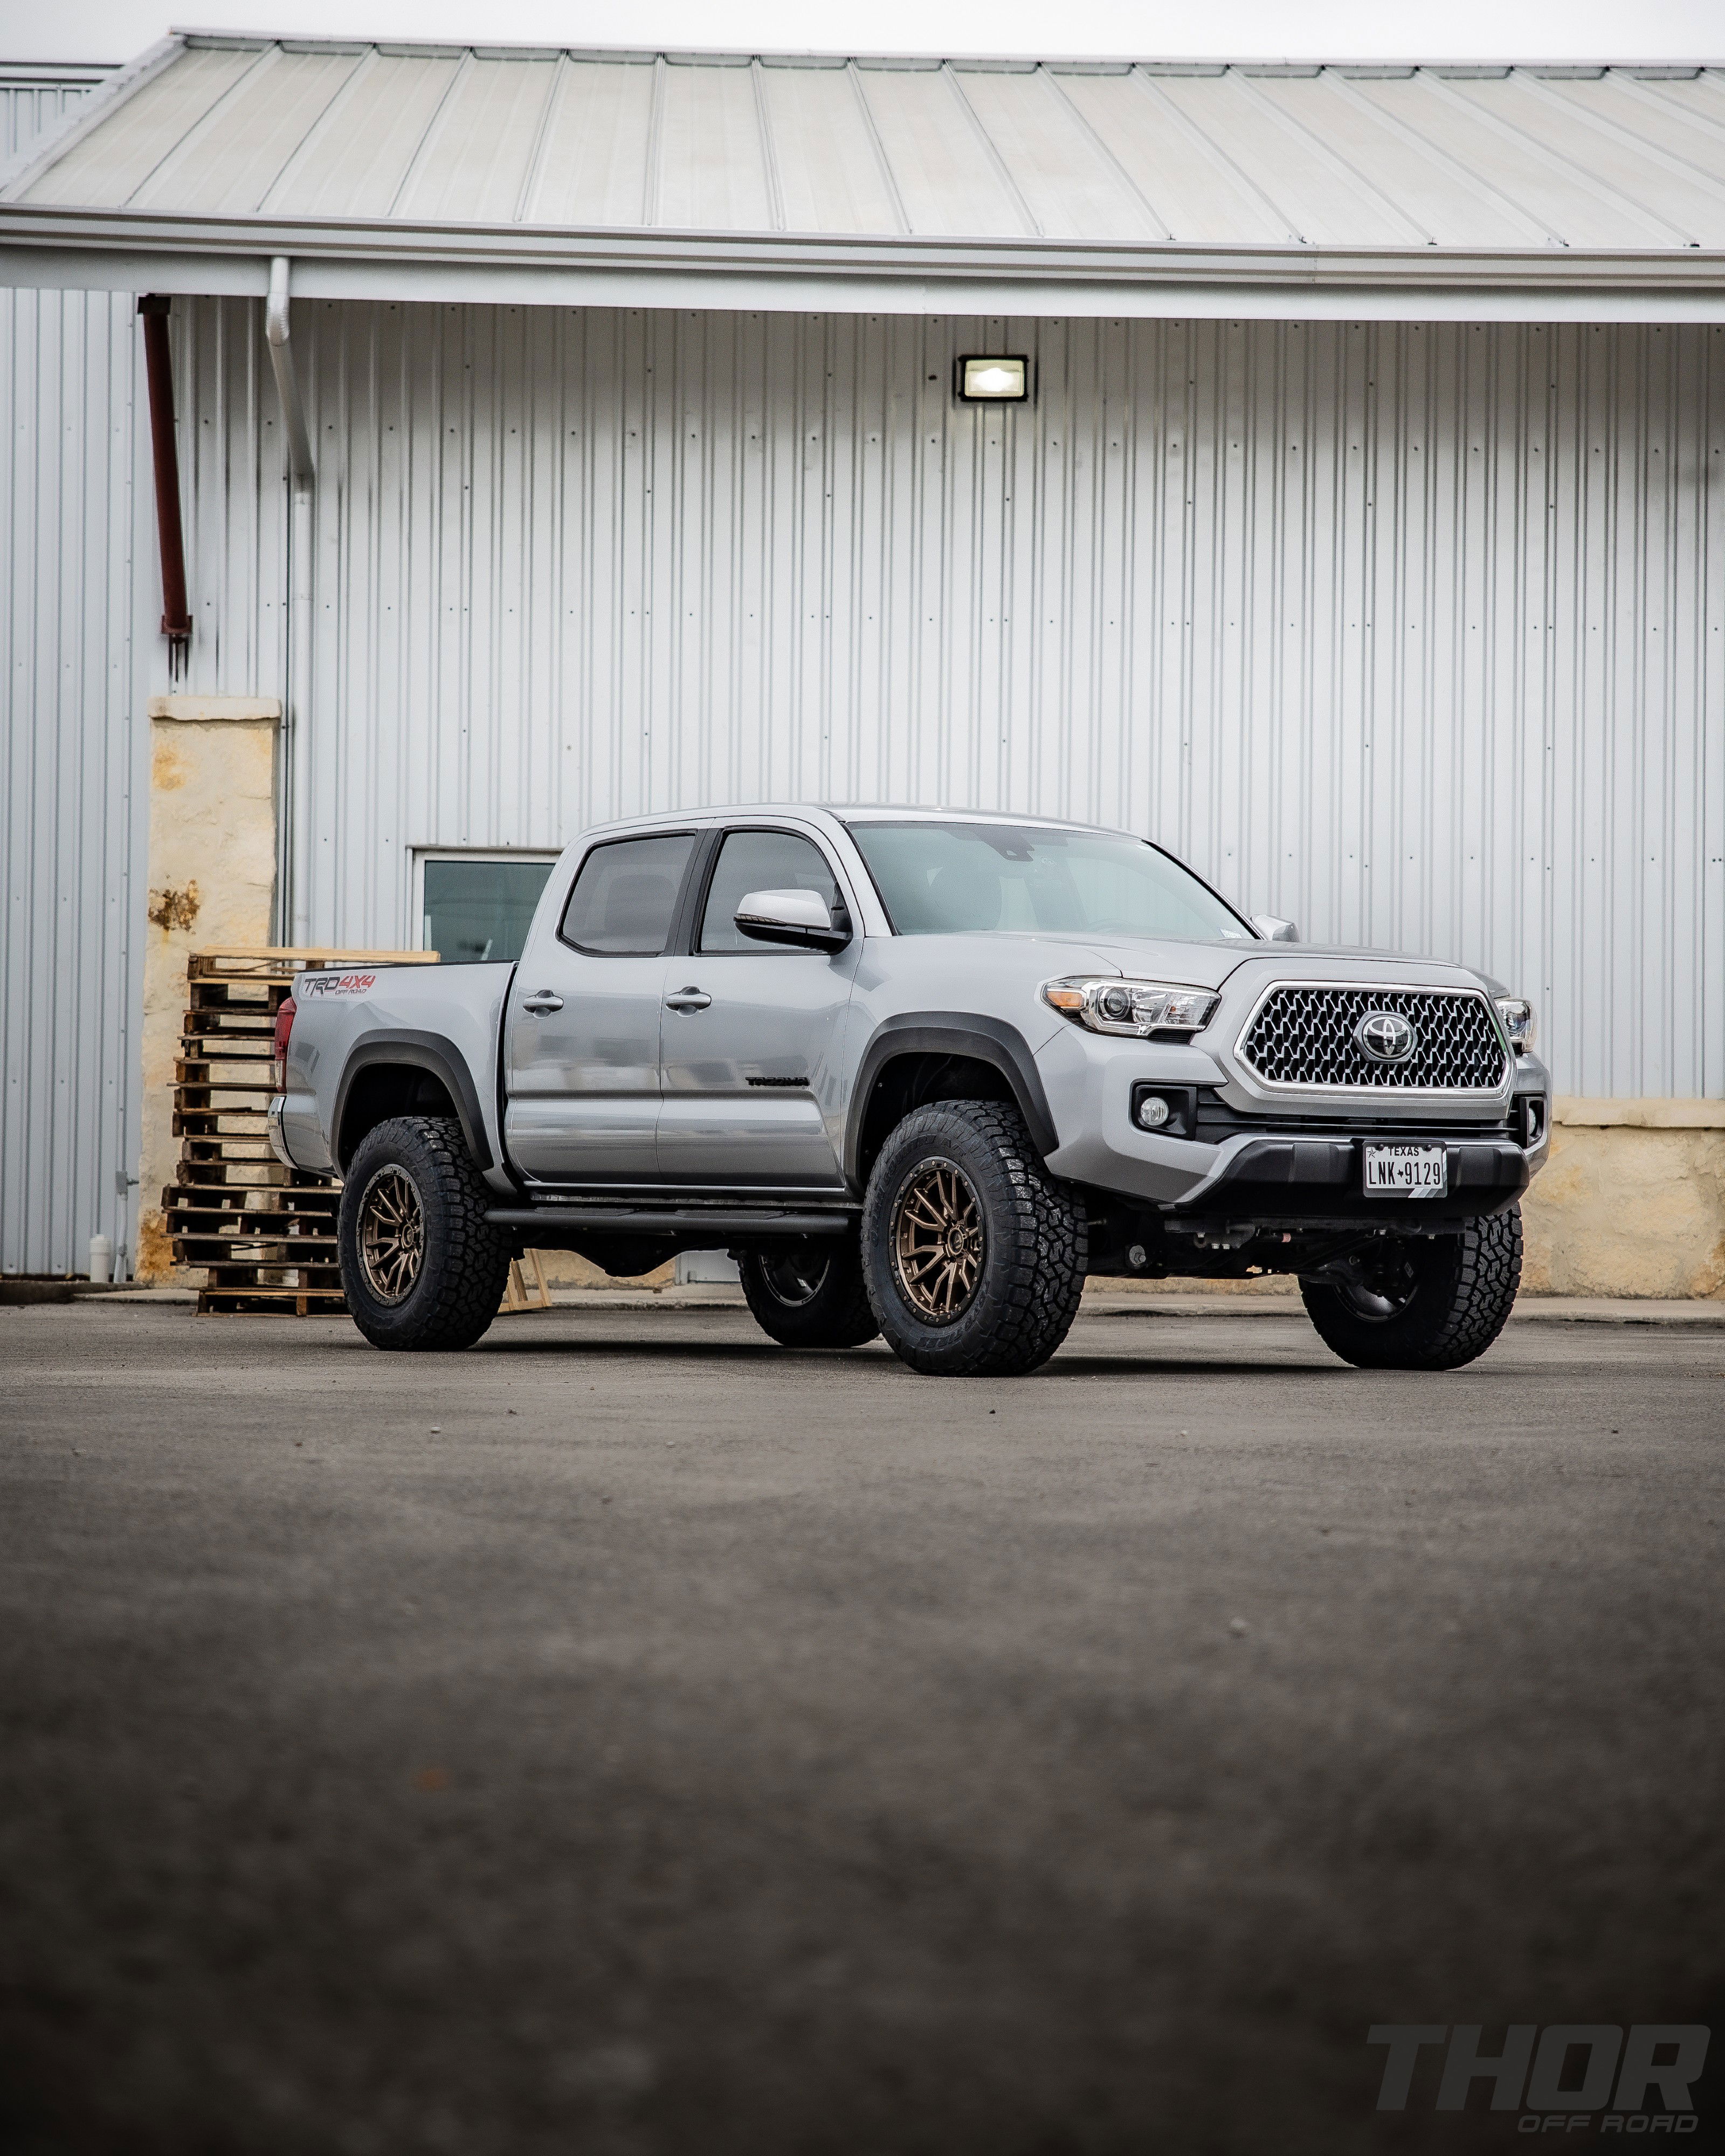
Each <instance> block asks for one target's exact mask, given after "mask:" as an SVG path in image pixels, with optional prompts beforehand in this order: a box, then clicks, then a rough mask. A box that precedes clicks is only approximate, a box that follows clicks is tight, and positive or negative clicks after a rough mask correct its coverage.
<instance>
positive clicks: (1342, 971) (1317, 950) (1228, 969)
mask: <svg viewBox="0 0 1725 2156" xmlns="http://www.w3.org/2000/svg"><path fill="white" fill-rule="evenodd" d="M1015 940H1018V941H1022V942H1024V943H1025V944H1027V945H1029V944H1033V943H1034V944H1035V945H1037V946H1039V947H1040V948H1042V949H1043V950H1045V951H1047V952H1050V955H1052V954H1053V953H1054V952H1056V951H1058V952H1060V954H1061V956H1060V964H1061V966H1062V968H1065V966H1066V964H1067V960H1068V958H1069V957H1070V970H1071V971H1072V972H1074V973H1077V972H1080V971H1081V970H1083V969H1084V968H1086V967H1089V968H1091V970H1092V971H1094V972H1096V973H1125V974H1130V975H1133V976H1136V977H1137V978H1140V979H1142V980H1151V981H1174V982H1184V983H1189V984H1190V985H1191V986H1192V987H1193V988H1220V987H1221V986H1222V984H1223V983H1224V982H1225V981H1227V980H1228V979H1230V978H1231V977H1232V976H1233V975H1234V974H1235V973H1238V972H1239V970H1240V968H1241V967H1242V966H1252V967H1259V968H1264V969H1265V971H1266V972H1271V971H1273V972H1274V973H1278V974H1281V975H1282V976H1283V977H1284V978H1287V979H1290V980H1297V979H1300V978H1302V977H1307V976H1310V975H1312V974H1317V976H1318V977H1319V978H1328V977H1330V976H1332V975H1333V976H1334V977H1335V978H1337V979H1343V980H1345V979H1348V978H1353V979H1355V980H1358V979H1359V978H1361V973H1362V970H1364V971H1366V972H1368V973H1374V974H1376V975H1377V976H1378V978H1380V979H1382V980H1387V981H1397V982H1406V983H1408V984H1409V986H1410V987H1411V986H1414V985H1417V984H1419V983H1427V984H1430V985H1434V986H1437V985H1441V986H1445V987H1463V986H1465V987H1467V988H1476V987H1479V986H1481V985H1486V986H1488V987H1489V985H1490V984H1489V983H1485V982H1484V977H1483V976H1482V975H1481V974H1479V973H1474V972H1473V971H1472V970H1471V968H1468V967H1466V966H1458V965H1455V964H1453V963H1452V962H1450V961H1449V960H1447V959H1443V958H1421V957H1413V956H1410V955H1409V953H1408V952H1405V951H1372V950H1367V949H1364V948H1363V947H1361V946H1359V945H1358V944H1353V943H1264V942H1257V941H1253V942H1246V941H1245V939H1244V938H1242V939H1241V940H1240V942H1234V941H1232V940H1231V939H1230V941H1228V942H1220V941H1218V942H1214V943H1184V942H1177V941H1176V940H1175V939H1174V938H1173V937H1151V936H1144V937H1117V938H1116V937H1093V936H1092V937H1080V936H1037V937H1029V936H1026V937H1022V938H1019V939H1015Z"/></svg>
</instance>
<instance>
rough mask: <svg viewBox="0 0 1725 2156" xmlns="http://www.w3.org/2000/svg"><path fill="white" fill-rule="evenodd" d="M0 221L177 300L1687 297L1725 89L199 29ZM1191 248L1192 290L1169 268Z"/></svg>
mask: <svg viewBox="0 0 1725 2156" xmlns="http://www.w3.org/2000/svg"><path fill="white" fill-rule="evenodd" d="M0 201H4V202H6V203H10V204H13V205H22V207H21V208H15V209H14V210H13V212H12V213H11V215H10V217H9V218H8V224H9V227H10V228H11V230H12V232H13V238H14V239H19V240H22V241H23V242H24V243H26V244H40V245H42V246H44V247H46V248H49V249H53V248H55V247H59V246H62V245H65V244H72V245H83V244H94V243H93V242H89V241H78V240H68V239H66V238H65V235H66V234H69V231H70V230H71V228H72V226H73V225H74V224H76V223H77V222H78V220H79V219H80V218H103V219H111V220H113V233H112V234H111V235H110V236H109V237H108V238H104V239H103V240H102V244H110V239H111V244H114V245H116V246H119V247H121V248H124V247H127V246H130V247H132V248H134V249H146V251H147V249H155V250H156V257H157V266H156V268H155V269H153V270H152V272H151V274H153V275H162V274H166V269H167V255H166V254H163V253H162V250H163V249H167V250H169V251H170V252H171V251H172V249H174V248H175V247H176V246H177V245H181V244H185V245H187V246H189V247H192V248H194V249H198V250H199V251H200V255H201V256H203V257H210V258H212V259H213V258H214V257H216V256H219V257H220V258H221V259H223V261H227V262H229V263H230V264H231V263H232V262H234V261H238V260H239V259H241V258H243V257H244V256H245V255H246V254H247V253H248V251H249V250H250V251H253V252H255V250H256V249H258V248H260V247H263V248H266V249H267V250H268V251H270V252H280V251H284V250H287V251H294V252H298V251H300V250H301V249H302V246H303V247H310V248H312V249H318V248H327V247H329V246H333V245H336V244H337V242H338V241H339V243H340V244H341V245H344V246H352V247H362V248H363V249H365V250H367V259H370V260H372V261H374V262H377V263H383V262H391V263H395V262H399V263H402V264H405V263H407V262H408V261H409V260H413V261H418V262H420V263H423V264H425V265H426V268H427V272H428V274H435V273H434V271H433V270H432V269H431V266H430V263H429V258H428V256H427V254H426V249H427V247H428V245H429V244H438V245H441V246H442V247H444V249H445V251H447V249H449V248H455V249H459V250H461V252H462V254H463V258H464V259H466V260H469V261H471V262H473V263H479V262H481V261H485V260H501V259H502V258H503V256H504V254H506V253H507V252H508V251H509V249H511V247H512V246H513V245H514V244H515V243H516V239H525V238H526V237H527V234H528V233H530V232H536V233H539V234H544V235H545V239H544V241H543V243H542V244H544V245H547V246H548V245H550V244H552V240H551V236H552V234H557V235H559V236H561V235H562V234H580V233H582V232H586V233H588V234H591V235H593V244H601V243H603V244H613V242H614V240H615V239H616V238H617V237H618V236H619V235H621V236H622V237H623V238H624V239H629V236H630V235H631V234H633V235H638V239H639V244H640V245H642V246H646V245H649V244H651V245H657V244H659V239H660V236H661V235H665V234H673V235H675V234H687V235H689V236H690V238H691V241H692V240H693V239H694V238H695V236H696V235H701V236H702V240H701V244H704V245H706V246H709V247H712V246H715V245H718V244H723V245H724V246H727V247H732V249H733V250H734V251H737V252H738V253H739V254H740V255H747V256H749V257H750V259H751V260H752V264H753V268H752V269H751V271H750V273H749V274H750V275H753V276H756V277H759V276H768V277H772V276H774V275H778V274H780V271H781V269H783V274H785V275H791V274H793V270H794V269H795V266H796V265H795V264H794V263H793V261H792V260H791V259H790V257H791V256H792V255H793V254H797V253H798V250H801V254H803V256H806V253H807V249H808V248H809V246H810V245H811V244H818V243H819V242H821V241H823V240H824V241H826V242H828V243H829V248H830V249H833V250H839V253H834V258H833V259H834V263H837V262H838V261H839V259H840V253H842V250H844V249H845V248H847V247H850V248H855V246H856V245H857V244H859V243H861V244H865V245H874V244H875V243H877V242H878V243H879V244H880V245H881V246H886V245H887V244H889V243H890V244H891V245H892V246H893V247H894V248H895V249H896V250H897V255H896V257H895V258H894V259H893V260H892V261H891V262H890V263H889V262H887V261H886V260H885V259H882V260H881V261H880V262H879V263H875V264H873V265H871V269H870V274H874V272H875V271H880V272H883V273H884V272H886V271H889V270H890V271H891V274H892V275H910V276H913V277H915V276H921V275H922V269H921V267H920V266H919V264H920V263H921V262H922V260H923V259H925V258H927V250H928V249H929V248H930V247H931V246H940V247H948V248H949V247H951V246H952V245H955V244H956V245H963V246H965V247H968V248H970V249H974V250H978V251H979V252H981V251H986V250H987V249H989V248H991V247H996V246H999V244H1002V243H1004V244H1009V245H1017V244H1024V243H1031V244H1035V245H1036V246H1039V247H1042V248H1044V249H1045V252H1044V254H1043V255H1042V256H1041V257H1040V258H1039V265H1040V266H1039V267H1038V268H1037V269H1034V271H1029V270H1027V272H1026V275H1033V276H1037V277H1041V278H1042V279H1043V280H1045V281H1046V280H1050V279H1052V280H1055V281H1058V280H1060V279H1062V278H1068V279H1071V278H1076V279H1080V280H1081V279H1083V278H1085V277H1086V276H1089V275H1091V274H1092V272H1091V264H1094V263H1096V261H1097V260H1098V259H1100V254H1101V253H1103V252H1106V250H1108V249H1119V250H1123V251H1124V252H1123V253H1122V261H1125V260H1126V259H1127V256H1131V257H1132V261H1133V262H1134V263H1136V264H1137V265H1138V268H1140V269H1142V271H1143V273H1144V274H1147V275H1148V274H1160V275H1169V276H1186V275H1189V274H1192V273H1191V272H1189V270H1188V269H1186V268H1185V267H1184V266H1183V262H1184V261H1185V260H1186V259H1189V255H1188V254H1186V253H1185V252H1184V251H1185V250H1191V251H1192V252H1193V253H1196V252H1199V251H1202V250H1205V249H1208V250H1210V251H1211V252H1212V254H1214V255H1215V256H1216V259H1217V264H1218V265H1219V266H1216V267H1215V268H1214V274H1217V275H1225V274H1228V259H1229V251H1230V250H1233V251H1234V258H1236V259H1242V260H1243V259H1244V258H1245V255H1246V254H1248V253H1252V254H1255V256H1260V257H1261V258H1262V259H1261V261H1260V263H1259V264H1258V266H1256V267H1255V268H1253V269H1251V270H1250V275H1252V276H1257V277H1261V276H1264V275H1267V276H1269V277H1270V278H1271V280H1272V281H1276V282H1277V283H1284V282H1286V281H1288V280H1293V279H1297V277H1298V276H1299V275H1301V272H1300V271H1299V270H1298V269H1296V266H1295V264H1296V259H1297V258H1301V257H1305V258H1310V257H1312V256H1322V257H1323V258H1325V259H1326V261H1327V262H1328V263H1329V264H1332V266H1335V267H1336V269H1337V275H1343V274H1345V275H1348V276H1349V277H1353V276H1354V275H1355V274H1356V273H1355V271H1354V270H1353V269H1348V268H1347V266H1346V265H1348V264H1350V263H1355V264H1367V265H1369V264H1371V263H1372V262H1373V261H1382V262H1385V263H1388V262H1389V261H1390V259H1392V258H1395V257H1400V258H1402V259H1401V261H1400V263H1399V266H1398V267H1397V268H1396V269H1395V270H1394V275H1396V276H1398V277H1399V278H1400V279H1401V280H1403V281H1404V282H1405V281H1406V280H1407V279H1408V277H1409V275H1414V276H1416V277H1426V276H1428V275H1429V276H1430V277H1431V278H1433V279H1441V278H1442V277H1443V276H1444V275H1445V274H1446V273H1445V258H1446V257H1447V258H1450V261H1451V262H1452V263H1454V264H1456V265H1461V264H1465V263H1468V262H1471V261H1476V260H1484V259H1486V258H1488V257H1490V256H1491V254H1494V253H1501V254H1504V255H1505V256H1509V255H1513V256H1515V257H1517V258H1518V259H1519V260H1520V262H1521V265H1522V266H1521V268H1520V269H1518V270H1517V272H1516V274H1517V275H1518V276H1521V277H1523V278H1524V279H1525V278H1526V277H1528V276H1531V277H1532V279H1533V280H1535V281H1536V282H1538V281H1540V280H1547V279H1548V277H1549V276H1551V275H1555V274H1556V272H1555V270H1554V269H1553V270H1549V271H1548V269H1547V268H1546V266H1545V264H1544V261H1543V258H1544V256H1545V255H1546V254H1547V253H1548V251H1550V252H1555V251H1557V250H1558V249H1575V250H1579V251H1584V252H1585V253H1586V254H1589V256H1592V257H1596V258H1599V259H1604V258H1605V257H1606V256H1608V255H1614V254H1631V255H1645V256H1648V257H1650V258H1660V259H1662V260H1663V261H1664V262H1665V263H1666V264H1676V263H1677V262H1678V261H1679V260H1680V259H1682V254H1683V253H1684V252H1685V251H1686V252H1687V255H1688V261H1689V264H1690V265H1691V266H1692V267H1693V268H1695V269H1701V268H1702V267H1703V266H1704V265H1703V264H1702V263H1697V261H1696V259H1695V258H1696V255H1697V254H1698V253H1700V252H1701V251H1702V250H1703V249H1725V74H1722V73H1721V71H1720V70H1719V69H1717V68H1712V67H1707V68H1697V70H1695V71H1694V72H1692V73H1690V74H1685V73H1684V72H1683V71H1682V70H1681V69H1675V70H1674V69H1664V70H1662V71H1661V70H1650V69H1645V68H1627V67H1621V68H1610V67H1604V66H1601V65H1598V64H1594V65H1590V66H1579V65H1577V66H1565V67H1561V68H1559V67H1553V66H1547V65H1543V64H1526V65H1519V66H1512V65H1510V64H1507V63H1497V64H1491V65H1489V66H1486V65H1479V66H1470V65H1466V64H1461V65H1456V64H1443V65H1440V66H1420V65H1416V64H1414V63H1411V62H1409V63H1406V64H1402V65H1399V66H1398V65H1393V64H1389V63H1383V64H1373V65H1370V66H1363V65H1353V64H1337V65H1334V66H1321V65H1319V64H1317V63H1315V62H1307V63H1301V64H1297V65H1296V64H1256V63H1253V64H1245V65H1233V66H1230V65H1227V64H1223V63H1220V62H1209V61H1202V62H1199V61H1194V62H1182V63H1179V64H1173V63H1137V64H1131V63H1127V62H1125V61H1107V62H1103V61H1092V62H1084V63H1076V62H1075V63H1070V64H1062V63H1052V64H1045V63H1039V62H1036V61H1034V60H1031V59H1013V60H1010V61H1008V60H984V59H965V60H962V61H956V62H955V61H942V60H941V59H938V58H937V57H935V56H932V55H922V56H917V57H915V58H910V57H898V58H892V57H884V56H873V57H870V58H866V59H865V58H863V57H861V56H859V57H858V58H857V59H850V60H847V59H845V57H844V56H843V55H842V54H820V55H814V54H809V55H800V56H799V55H797V54H773V55H755V54H750V53H748V52H747V51H729V52H716V53H692V52H691V53H677V54H665V53H662V52H661V53H659V54H650V53H639V54H638V53H634V52H630V53H627V54H625V53H624V52H622V51H621V50H617V51H586V50H576V49H557V48H552V47H533V48H526V47H523V48H511V47H507V46H498V45H490V44H487V45H445V44H435V45H413V44H404V43H401V42H393V43H385V44H376V43H368V42H367V41H365V40H360V39H355V38H326V39H318V38H292V39H290V40H285V41H283V40H275V39H271V38H265V37H261V36H256V35H249V36H242V35H239V34H233V33H227V34H222V35H218V36H217V35H211V34H209V33H177V34H176V36H175V37H174V38H171V39H169V40H168V41H167V42H166V43H165V44H163V45H162V46H161V47H158V48H156V49H152V52H151V54H149V55H146V58H145V59H143V60H142V61H141V62H140V63H138V64H136V66H135V67H134V68H133V69H129V70H127V71H126V74H125V75H124V76H122V77H121V80H119V81H118V82H117V83H116V86H115V90H114V92H113V94H112V95H111V96H110V97H109V98H107V99H106V100H103V101H101V102H100V109H97V107H96V105H93V106H92V110H91V112H90V115H89V116H88V119H87V121H84V122H81V123H80V124H79V125H77V126H74V128H72V129H71V130H69V131H67V133H65V134H64V136H61V137H59V138H58V139H56V140H54V141H51V142H49V143H45V144H44V146H43V148H42V150H41V151H40V152H39V153H37V154H35V155H34V156H33V160H31V159H30V158H29V157H28V156H27V161H26V162H24V164H23V166H22V167H13V177H10V178H9V179H8V181H7V182H6V183H5V184H4V185H3V186H0ZM38 213H39V214H38ZM176 220H180V221H181V222H180V223H176ZM247 220H257V221H258V223H256V225H254V227H252V228H248V225H247ZM146 223H147V224H148V228H149V230H148V238H147V241H146V239H145V237H144V229H145V224H146ZM264 223H268V225H269V231H268V233H267V234H265V233H264V229H263V225H264ZM194 226H196V227H197V230H196V233H195V234H194V233H193V227H194ZM337 227H339V228H343V232H342V233H337V232H336V230H335V228H337ZM355 228H367V229H365V230H364V231H363V232H362V233H361V232H357V231H356V229H355ZM524 228H525V229H524ZM128 234H136V237H128V236H127V235H128ZM343 234H345V237H344V236H343ZM179 235H183V240H182V239H181V237H179ZM436 235H443V236H444V237H443V238H442V239H441V240H438V239H435V236H436ZM1170 243H1173V247H1174V248H1177V249H1179V250H1182V251H1183V254H1182V261H1181V262H1180V263H1176V262H1174V261H1173V260H1172V259H1170V260H1167V261H1164V262H1163V264H1161V265H1160V268H1159V269H1158V267H1157V265H1156V264H1155V262H1154V261H1153V251H1154V250H1157V249H1162V250H1163V253H1164V254H1168V253H1169V251H1170ZM559 244H561V239H559ZM1140 249H1142V250H1147V252H1146V253H1145V254H1143V255H1142V257H1140V256H1139V255H1138V254H1137V250H1140ZM775 250H776V251H775ZM1282 254H1286V257H1287V259H1286V264H1282V263H1281V262H1280V261H1279V260H1278V259H1276V258H1277V257H1279V256H1280V255H1282ZM1416 254H1417V255H1419V256H1420V257H1421V258H1423V260H1424V261H1425V262H1427V263H1429V264H1430V270H1428V269H1425V267H1421V268H1420V269H1418V270H1417V271H1415V270H1412V269H1411V268H1410V266H1409V265H1410V264H1411V261H1412V259H1413V258H1414V256H1415V255H1416ZM780 257H783V258H784V259H783V262H781V260H780ZM898 257H902V258H903V259H898ZM913 257H914V258H915V259H912V258H913ZM1487 267H1489V263H1488V264H1487ZM54 274H56V275H58V274H59V273H58V272H55V273H54ZM1132 274H1138V269H1133V270H1132ZM1204 274H1207V275H1208V274H1211V273H1209V272H1206V273H1204ZM1239 274H1240V275H1242V276H1245V275H1247V274H1248V272H1247V271H1246V270H1245V269H1240V272H1239ZM1359 274H1360V275H1363V277H1364V280H1365V282H1366V284H1367V285H1370V284H1371V283H1373V280H1374V278H1375V276H1376V273H1375V272H1373V271H1372V270H1371V269H1370V268H1369V266H1368V267H1367V268H1366V269H1364V270H1363V271H1362V272H1360V273H1359ZM1389 274H1390V272H1389V270H1388V269H1386V270H1385V272H1384V275H1389ZM1469 274H1473V273H1471V272H1470V273H1469ZM1676 274H1677V273H1676V270H1675V269H1672V270H1671V275H1676ZM1684 274H1685V275H1687V271H1685V272H1684ZM1707 274H1708V275H1713V274H1714V273H1713V272H1712V271H1708V273H1707ZM1661 275H1666V271H1665V270H1663V269H1662V270H1661ZM981 289H982V288H981V287H978V291H980V290H981ZM973 296H975V295H973ZM870 304H873V302H870ZM1086 304H1088V302H1086ZM1254 304H1256V302H1255V303H1254Z"/></svg>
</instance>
